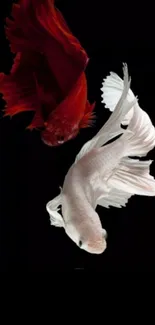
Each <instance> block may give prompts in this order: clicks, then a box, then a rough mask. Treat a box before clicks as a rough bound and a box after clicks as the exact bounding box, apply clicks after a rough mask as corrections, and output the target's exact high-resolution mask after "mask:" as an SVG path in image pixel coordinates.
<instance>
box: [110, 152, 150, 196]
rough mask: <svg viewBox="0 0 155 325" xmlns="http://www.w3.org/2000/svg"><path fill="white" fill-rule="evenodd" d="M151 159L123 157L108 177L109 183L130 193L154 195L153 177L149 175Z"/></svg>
mask: <svg viewBox="0 0 155 325" xmlns="http://www.w3.org/2000/svg"><path fill="white" fill-rule="evenodd" d="M151 163H152V161H151V160H147V161H140V160H138V159H130V158H124V159H122V161H121V163H120V168H118V170H117V171H116V173H115V174H114V175H113V176H112V177H111V179H109V185H110V186H111V187H114V188H117V189H118V190H120V191H124V192H128V193H130V194H132V195H134V194H136V195H146V196H155V179H154V177H153V176H151V175H150V165H151Z"/></svg>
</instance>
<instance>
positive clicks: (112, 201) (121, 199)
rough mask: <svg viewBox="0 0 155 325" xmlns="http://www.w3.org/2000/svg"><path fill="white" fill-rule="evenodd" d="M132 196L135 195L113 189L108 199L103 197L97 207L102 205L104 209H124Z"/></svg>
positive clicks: (98, 201)
mask: <svg viewBox="0 0 155 325" xmlns="http://www.w3.org/2000/svg"><path fill="white" fill-rule="evenodd" d="M132 195H133V194H131V193H127V192H124V191H120V190H117V189H112V190H111V191H110V192H109V193H108V195H107V196H106V197H104V196H103V197H100V198H99V199H98V200H97V205H101V206H102V207H104V208H107V209H109V208H110V206H112V207H115V208H122V207H125V206H126V203H127V202H128V199H129V198H130V197H131V196H132Z"/></svg>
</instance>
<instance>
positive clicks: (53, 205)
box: [46, 194, 65, 228]
mask: <svg viewBox="0 0 155 325" xmlns="http://www.w3.org/2000/svg"><path fill="white" fill-rule="evenodd" d="M60 205H61V194H59V195H58V196H56V197H55V198H54V199H53V200H51V201H49V202H48V203H47V204H46V210H47V212H48V213H49V215H50V222H51V225H52V226H55V227H63V228H65V223H64V221H63V218H62V216H61V214H60V213H59V212H58V211H59V209H60V208H58V207H59V206H60Z"/></svg>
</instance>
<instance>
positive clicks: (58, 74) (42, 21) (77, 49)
mask: <svg viewBox="0 0 155 325" xmlns="http://www.w3.org/2000/svg"><path fill="white" fill-rule="evenodd" d="M12 16H13V20H11V19H7V26H6V36H7V38H8V40H9V42H10V47H11V51H12V52H13V53H18V52H23V53H24V52H25V51H33V52H36V53H42V54H43V56H44V58H45V59H46V61H47V65H48V69H49V71H50V72H51V73H52V75H53V76H54V77H55V83H56V84H57V85H58V87H59V93H60V94H61V98H60V100H59V102H60V101H61V100H63V99H64V98H65V97H66V96H67V95H68V94H69V92H70V90H71V88H72V87H73V86H74V84H75V83H76V81H77V80H78V78H79V76H80V75H81V73H82V72H83V71H84V70H85V68H86V65H87V63H88V56H87V53H86V52H85V50H84V49H83V47H82V46H81V44H80V42H79V41H78V40H77V38H76V37H74V35H73V34H72V33H71V31H70V29H69V27H68V26H67V24H66V22H65V19H64V18H63V16H62V14H61V13H60V12H59V11H58V10H57V9H56V8H55V7H54V1H51V0H44V1H42V0H21V1H20V4H19V5H14V6H13V9H12ZM66 76H67V78H66ZM52 87H53V85H52Z"/></svg>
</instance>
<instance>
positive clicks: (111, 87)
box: [101, 72, 136, 125]
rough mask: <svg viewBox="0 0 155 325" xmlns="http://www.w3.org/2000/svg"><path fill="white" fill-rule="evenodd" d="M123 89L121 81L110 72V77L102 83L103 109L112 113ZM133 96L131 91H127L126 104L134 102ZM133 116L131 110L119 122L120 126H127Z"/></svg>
mask: <svg viewBox="0 0 155 325" xmlns="http://www.w3.org/2000/svg"><path fill="white" fill-rule="evenodd" d="M123 89H124V83H123V80H122V79H121V78H120V77H119V76H118V75H117V74H116V73H114V72H110V75H109V76H107V77H106V78H105V79H104V81H103V83H102V88H101V90H102V92H103V94H102V95H101V97H102V103H104V104H105V108H108V109H109V110H110V111H111V112H113V111H114V110H115V108H116V105H117V103H118V101H119V99H120V97H121V95H122V92H123ZM135 98H136V97H135V95H134V94H133V92H132V90H131V89H129V90H128V94H127V97H126V100H127V102H128V103H131V102H133V101H134V100H135ZM132 116H133V109H131V110H130V111H129V112H128V113H127V114H126V115H125V117H124V119H123V120H122V121H121V124H122V125H128V124H129V122H130V120H131V118H132Z"/></svg>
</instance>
